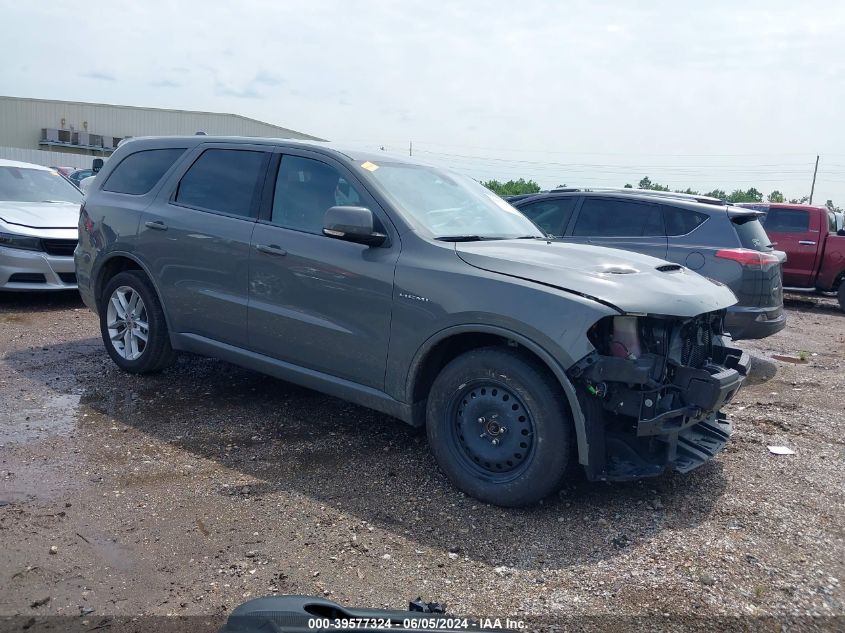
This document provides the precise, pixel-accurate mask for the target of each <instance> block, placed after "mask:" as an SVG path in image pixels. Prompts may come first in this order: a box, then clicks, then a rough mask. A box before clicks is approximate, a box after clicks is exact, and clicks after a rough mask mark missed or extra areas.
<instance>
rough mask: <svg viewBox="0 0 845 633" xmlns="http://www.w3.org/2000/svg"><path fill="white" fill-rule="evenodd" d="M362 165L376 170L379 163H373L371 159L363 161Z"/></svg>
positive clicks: (367, 168) (369, 169) (368, 169)
mask: <svg viewBox="0 0 845 633" xmlns="http://www.w3.org/2000/svg"><path fill="white" fill-rule="evenodd" d="M361 167H363V168H364V169H366V170H367V171H375V170H376V169H378V165H376V164H375V163H371V162H370V161H364V162H363V163H361Z"/></svg>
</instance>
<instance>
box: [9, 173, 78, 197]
mask: <svg viewBox="0 0 845 633" xmlns="http://www.w3.org/2000/svg"><path fill="white" fill-rule="evenodd" d="M0 200H3V201H9V202H73V203H75V204H79V203H81V202H82V194H81V193H80V192H79V190H78V189H77V188H76V187H74V186H73V185H72V184H70V183H69V182H68V181H67V180H65V179H64V178H63V177H62V176H60V175H59V174H58V173H57V172H55V171H52V170H45V169H26V168H21V167H0Z"/></svg>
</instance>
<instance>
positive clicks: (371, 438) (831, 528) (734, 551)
mask: <svg viewBox="0 0 845 633" xmlns="http://www.w3.org/2000/svg"><path fill="white" fill-rule="evenodd" d="M44 301H45V304H44V305H40V304H39V303H38V301H37V300H36V299H33V298H26V299H20V300H5V302H4V303H0V316H2V317H3V318H4V319H5V320H4V321H3V324H4V325H3V327H2V328H0V401H2V404H0V417H2V416H5V417H2V419H3V424H2V425H0V434H1V435H2V439H0V445H2V446H0V500H6V501H7V502H8V505H5V506H0V538H1V539H2V541H3V544H4V546H3V548H2V549H0V614H23V615H31V614H33V613H38V614H65V615H74V616H78V615H79V614H80V612H81V609H95V610H96V613H97V614H111V615H119V616H120V615H124V616H130V615H135V614H138V613H143V614H149V615H166V614H180V615H183V614H197V615H199V614H201V615H205V616H209V617H210V618H212V619H214V621H215V622H219V621H220V619H221V618H222V617H224V616H225V614H226V613H228V611H230V610H231V609H232V608H233V607H234V606H236V605H237V604H239V603H241V602H244V601H245V600H247V599H249V598H252V597H257V596H263V595H268V594H271V593H299V594H317V595H324V596H327V597H329V598H331V599H335V600H338V601H340V602H344V603H347V604H350V605H355V606H360V607H391V608H405V607H406V604H407V601H408V600H409V599H412V598H416V597H417V596H418V595H421V596H422V597H423V598H425V599H426V600H442V601H444V602H446V603H448V604H449V608H450V610H451V611H453V612H456V613H466V614H475V615H485V616H486V615H491V616H493V615H498V616H501V617H505V616H522V617H525V618H528V619H529V620H530V619H532V618H533V619H535V620H536V621H537V622H553V621H565V618H568V617H572V616H579V615H593V616H602V617H605V616H610V615H639V616H649V617H658V618H662V617H664V616H663V614H664V613H669V614H671V615H673V616H681V617H688V618H690V620H691V621H696V620H697V619H698V618H700V617H701V616H706V617H716V616H738V615H742V616H765V615H776V616H786V615H795V614H808V613H810V614H820V615H828V616H842V615H843V612H845V594H843V588H842V583H843V582H845V561H843V551H845V547H843V543H844V542H845V532H844V531H843V518H845V494H843V488H844V487H843V482H845V448H843V439H842V419H843V415H845V408H844V407H845V405H843V402H842V393H843V387H845V378H843V375H845V372H843V370H845V330H844V329H843V324H845V320H843V315H842V314H841V313H840V312H838V311H837V310H834V309H831V306H829V305H828V304H829V303H830V301H829V300H826V299H822V300H817V301H816V303H815V304H810V305H809V306H805V305H803V304H802V305H800V306H797V307H793V304H790V306H789V307H788V309H787V312H788V319H789V322H788V327H787V329H786V330H785V331H784V332H782V333H780V334H778V335H776V336H773V337H771V338H769V339H765V340H763V341H755V342H748V343H742V347H744V348H746V349H748V350H749V351H750V352H752V354H753V355H754V356H755V361H754V364H753V366H752V367H753V369H752V377H751V379H750V380H749V382H748V384H747V385H746V387H745V388H744V389H743V390H742V391H741V392H740V393H739V394H738V396H737V397H736V399H735V400H734V402H733V403H732V405H731V407H730V409H729V412H730V413H731V415H732V416H733V419H734V422H735V427H736V431H735V435H734V437H733V438H732V440H731V442H730V443H729V444H728V447H727V448H726V450H725V451H724V453H723V454H722V455H720V456H719V458H718V459H717V460H716V461H715V462H713V463H711V464H708V465H706V466H704V467H702V468H700V469H699V470H697V471H694V472H692V473H689V474H688V475H685V476H681V475H669V476H665V477H661V478H658V479H654V480H646V481H642V482H634V483H627V484H613V485H609V484H591V483H587V482H585V481H583V479H578V478H576V479H574V480H573V481H571V482H570V483H569V484H568V485H567V486H566V487H565V488H564V489H563V490H562V491H561V493H560V494H559V495H558V496H556V497H554V498H551V499H547V500H546V501H545V502H544V503H543V504H540V505H538V506H536V507H533V508H528V509H523V510H503V509H501V508H495V507H492V506H487V505H485V504H482V503H479V502H476V501H475V500H473V499H470V498H467V497H465V496H463V495H462V494H460V493H458V492H456V491H455V489H454V488H452V486H450V485H449V483H448V482H447V481H446V479H445V478H444V477H443V476H442V475H441V474H440V473H439V471H438V470H437V468H436V466H435V464H434V462H433V459H432V457H431V455H430V453H429V452H428V449H427V447H426V443H425V437H424V435H421V434H420V433H418V432H416V431H414V430H413V429H410V428H408V427H406V426H404V425H402V424H401V423H399V422H397V421H395V420H393V419H391V418H388V417H386V416H383V415H381V414H378V413H375V412H373V411H369V410H367V409H362V408H360V407H356V406H352V405H349V404H347V403H345V402H342V401H340V400H336V399H333V398H328V397H325V396H322V395H320V394H317V393H315V392H312V391H309V390H306V389H302V388H299V387H295V386H293V385H289V384H287V383H284V382H280V381H277V380H273V379H271V378H268V377H265V376H261V375H259V374H255V373H252V372H248V371H245V370H241V369H239V368H236V367H233V366H231V365H228V364H226V363H222V362H217V361H213V360H207V359H198V358H194V357H188V356H185V357H183V358H181V359H180V361H179V362H178V363H177V364H176V365H175V366H174V367H172V368H171V369H169V370H167V371H166V372H165V373H163V374H161V375H159V376H150V377H137V376H130V375H127V374H124V373H121V372H120V371H118V370H117V369H116V368H115V367H114V366H113V365H112V363H111V362H110V361H109V360H108V358H107V356H106V354H105V353H104V352H103V350H102V343H101V341H100V339H99V334H98V331H97V324H96V319H95V318H94V316H93V315H92V314H90V313H88V312H87V311H85V310H84V309H83V308H82V307H81V305H80V304H79V302H78V299H76V300H73V299H69V298H64V299H54V298H53V299H45V300H44ZM801 350H806V352H807V354H808V358H807V362H806V363H803V364H800V365H796V364H791V363H782V362H779V361H775V360H773V357H774V356H775V355H786V356H796V355H797V354H798V352H799V351H801ZM813 353H815V354H816V355H815V356H813ZM27 417H28V418H29V419H28V420H27ZM769 445H775V446H787V447H789V448H791V449H793V450H795V454H794V455H789V456H777V455H772V454H771V453H769V451H768V450H767V448H766V447H767V446H769ZM53 547H55V548H56V549H55V553H51V548H53ZM47 596H49V597H50V600H49V601H48V602H46V603H43V604H40V605H39V606H38V607H35V608H33V607H31V605H32V604H33V603H34V602H37V601H40V600H43V599H44V598H45V597H47Z"/></svg>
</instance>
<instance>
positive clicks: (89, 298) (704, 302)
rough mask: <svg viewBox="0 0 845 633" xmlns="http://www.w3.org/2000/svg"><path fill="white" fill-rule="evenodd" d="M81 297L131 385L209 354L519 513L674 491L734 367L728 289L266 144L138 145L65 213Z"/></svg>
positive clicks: (477, 191)
mask: <svg viewBox="0 0 845 633" xmlns="http://www.w3.org/2000/svg"><path fill="white" fill-rule="evenodd" d="M79 230H80V242H79V246H78V248H77V250H76V253H75V258H76V267H77V276H78V280H79V289H80V292H81V294H82V297H83V299H84V301H85V303H86V304H87V305H88V306H89V307H90V308H91V309H93V310H95V311H96V312H97V313H98V314H99V317H100V326H101V331H102V338H103V342H104V344H105V348H106V350H107V352H108V353H109V355H110V356H111V358H112V359H113V360H114V362H115V363H116V364H117V365H118V366H120V367H121V368H122V369H124V370H126V371H129V372H136V373H146V372H153V371H157V370H161V369H163V368H164V367H166V366H167V365H168V364H169V363H170V362H171V361H172V359H173V357H174V353H175V352H176V351H177V350H180V351H187V352H194V353H197V354H203V355H207V356H213V357H217V358H220V359H224V360H226V361H229V362H232V363H236V364H238V365H242V366H244V367H248V368H251V369H254V370H256V371H260V372H264V373H267V374H270V375H273V376H276V377H279V378H282V379H284V380H288V381H291V382H295V383H298V384H300V385H304V386H306V387H310V388H313V389H317V390H319V391H322V392H324V393H327V394H331V395H333V396H337V397H340V398H344V399H346V400H349V401H351V402H355V403H358V404H361V405H364V406H366V407H370V408H373V409H376V410H379V411H382V412H385V413H387V414H389V415H392V416H395V417H397V418H400V419H401V420H403V421H405V422H407V423H409V424H412V425H415V426H425V427H426V429H427V433H428V438H429V442H430V445H431V449H432V452H433V454H434V457H435V458H436V460H437V462H438V464H439V465H440V467H441V468H442V469H443V471H444V472H445V473H446V474H447V475H448V476H449V478H450V479H451V480H452V481H453V482H454V483H455V485H456V486H457V487H459V488H460V489H462V490H463V491H465V492H467V493H468V494H470V495H473V496H475V497H477V498H479V499H482V500H484V501H488V502H491V503H495V504H500V505H506V506H515V505H524V504H529V503H532V502H535V501H537V500H539V499H541V498H542V497H544V496H545V495H548V494H549V493H551V492H552V491H554V490H555V489H556V488H557V487H558V486H559V485H560V484H561V483H562V481H563V479H564V477H565V476H566V473H567V469H568V467H569V466H572V465H574V464H576V463H580V464H581V465H583V467H584V468H585V470H586V473H587V476H588V477H589V478H590V479H593V480H611V479H615V480H619V479H631V478H635V477H642V476H650V475H657V474H659V473H661V472H663V471H664V470H667V469H676V470H679V471H682V472H686V471H688V470H691V469H692V468H695V467H696V466H699V465H700V464H702V463H704V462H706V461H708V460H710V459H711V458H712V457H713V456H714V455H715V454H716V453H717V452H718V451H719V450H721V449H722V447H723V446H724V445H725V443H726V441H727V439H728V436H729V435H730V432H731V425H730V422H729V421H728V420H727V419H726V417H725V416H724V415H723V414H722V413H720V409H721V407H722V406H723V405H724V404H725V403H727V402H728V401H730V399H731V398H732V397H733V395H734V394H735V393H736V391H737V389H738V388H739V387H740V385H741V383H742V381H743V378H744V375H745V372H746V368H747V366H748V356H747V354H744V353H742V352H740V351H739V350H737V349H734V348H732V347H731V346H730V343H729V341H728V339H726V338H725V337H724V336H723V332H722V329H723V318H724V315H725V309H726V308H727V307H728V306H730V305H731V304H733V303H734V301H735V298H734V296H733V294H732V293H731V291H730V290H729V289H728V288H727V287H725V286H723V285H721V284H718V283H714V282H712V281H710V280H708V279H705V278H704V277H701V276H699V275H697V274H695V273H692V272H690V271H688V270H686V269H684V268H683V267H681V266H678V265H675V264H668V263H666V262H665V261H662V260H659V259H655V258H652V257H647V256H643V255H638V254H634V253H626V252H623V251H619V250H614V249H608V248H597V247H594V246H585V245H582V244H561V243H555V242H552V241H549V240H547V239H546V237H545V236H544V235H543V233H542V232H541V231H539V230H538V229H537V227H536V226H535V225H534V224H533V223H531V222H530V221H528V220H527V219H526V218H525V217H524V216H522V215H521V214H520V213H519V212H517V211H516V210H515V209H514V208H513V207H511V206H510V205H509V204H507V203H506V202H505V201H503V200H502V199H501V198H499V197H497V196H495V195H493V194H492V193H490V192H489V191H488V190H487V189H485V188H484V187H482V186H481V185H479V184H478V183H476V182H474V181H473V180H471V179H469V178H465V177H463V176H460V175H457V174H454V173H451V172H449V171H445V170H440V169H436V168H433V167H429V166H424V165H420V164H415V163H413V162H409V161H405V160H402V159H398V158H392V157H389V156H387V155H385V154H363V153H359V152H342V151H338V150H336V149H331V148H329V147H326V146H321V145H312V144H304V143H295V142H288V141H281V140H269V139H268V140H259V139H235V138H212V137H207V136H196V137H187V138H179V137H169V138H148V139H137V140H133V141H130V142H128V143H125V144H124V145H122V146H121V147H120V148H118V150H117V151H115V153H114V155H113V156H112V158H111V159H110V160H109V162H108V164H107V165H106V166H105V167H104V169H103V170H102V172H101V173H100V174H99V175H98V176H97V178H96V180H95V181H94V184H93V185H92V187H91V189H90V191H89V193H88V195H87V197H86V200H85V204H84V206H83V208H82V210H81V212H80V222H79Z"/></svg>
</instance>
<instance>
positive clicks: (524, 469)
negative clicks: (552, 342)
mask: <svg viewBox="0 0 845 633" xmlns="http://www.w3.org/2000/svg"><path fill="white" fill-rule="evenodd" d="M426 430H427V433H428V440H429V444H430V446H431V450H432V453H434V457H435V459H436V460H437V463H438V465H439V466H440V468H441V469H442V470H443V471H444V472H445V473H446V475H447V476H448V477H449V479H450V480H451V481H452V482H453V483H454V484H455V486H457V487H458V488H460V489H461V490H463V491H464V492H466V493H467V494H469V495H472V496H473V497H476V498H478V499H481V500H482V501H486V502H489V503H493V504H496V505H502V506H522V505H528V504H531V503H535V502H537V501H539V500H540V499H542V498H543V497H545V496H547V495H548V494H550V493H551V492H553V491H554V490H556V489H557V488H558V487H559V486H560V485H561V483H562V482H563V478H564V476H565V474H566V469H567V465H568V464H569V462H570V456H571V453H572V450H571V449H572V441H571V438H572V435H573V434H572V421H571V416H570V410H569V407H568V405H567V403H566V399H565V396H564V395H563V392H562V389H561V386H560V384H558V383H557V381H556V379H555V378H554V376H553V375H552V374H551V373H550V372H549V371H548V369H547V368H546V367H544V366H542V365H541V364H540V363H539V362H537V361H534V360H533V359H532V358H530V357H526V356H524V355H522V354H520V353H519V352H518V351H516V350H511V349H508V348H504V347H502V348H499V347H487V348H481V349H477V350H472V351H470V352H467V353H465V354H462V355H461V356H458V357H457V358H455V359H454V360H453V361H451V362H450V363H449V364H448V365H446V367H444V368H443V370H442V371H441V372H440V374H439V375H438V376H437V378H436V379H435V381H434V384H433V385H432V388H431V391H430V393H429V397H428V404H427V409H426Z"/></svg>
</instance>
